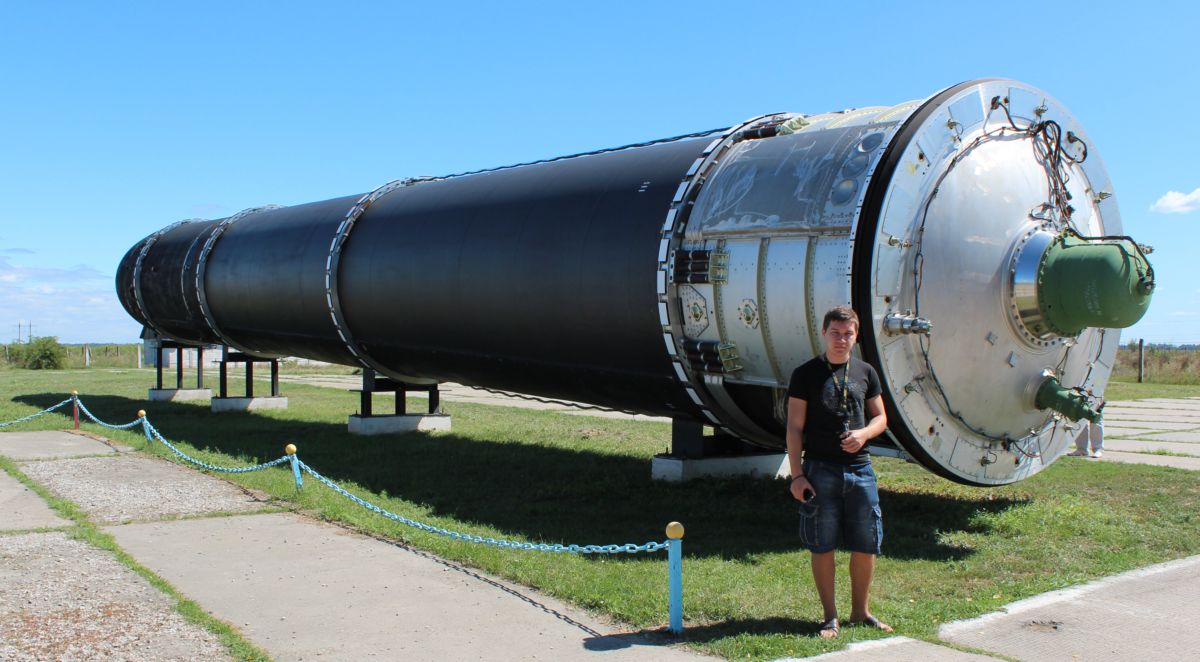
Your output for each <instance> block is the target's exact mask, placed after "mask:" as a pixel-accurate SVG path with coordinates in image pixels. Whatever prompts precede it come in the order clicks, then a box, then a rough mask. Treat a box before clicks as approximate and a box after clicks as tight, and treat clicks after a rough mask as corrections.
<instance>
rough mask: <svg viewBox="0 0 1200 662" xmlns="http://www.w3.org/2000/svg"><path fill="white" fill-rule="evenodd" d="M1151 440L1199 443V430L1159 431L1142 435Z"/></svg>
mask: <svg viewBox="0 0 1200 662" xmlns="http://www.w3.org/2000/svg"><path fill="white" fill-rule="evenodd" d="M1143 438H1145V439H1151V440H1153V441H1178V442H1182V443H1185V444H1200V432H1159V433H1156V434H1147V435H1143Z"/></svg>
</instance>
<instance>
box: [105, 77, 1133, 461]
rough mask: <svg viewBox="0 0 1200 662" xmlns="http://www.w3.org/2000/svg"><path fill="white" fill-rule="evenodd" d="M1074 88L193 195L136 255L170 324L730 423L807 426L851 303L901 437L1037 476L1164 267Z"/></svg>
mask: <svg viewBox="0 0 1200 662" xmlns="http://www.w3.org/2000/svg"><path fill="white" fill-rule="evenodd" d="M1091 147H1092V145H1091V142H1090V140H1089V139H1088V137H1087V134H1086V133H1085V132H1084V131H1083V129H1082V128H1081V127H1080V126H1079V125H1078V123H1077V122H1076V120H1075V118H1074V117H1073V116H1072V115H1071V114H1070V113H1069V112H1068V111H1067V110H1066V109H1065V108H1063V107H1062V106H1061V105H1060V104H1059V103H1058V102H1057V101H1055V100H1054V99H1053V98H1051V97H1050V96H1048V95H1047V94H1045V93H1044V92H1042V91H1040V90H1038V89H1036V88H1033V87H1031V86H1029V85H1025V84H1023V83H1019V82H1016V81H1011V80H979V81H971V82H967V83H963V84H960V85H956V86H954V87H951V88H949V89H946V90H944V91H942V92H940V93H938V94H935V95H933V96H932V97H930V98H928V99H925V100H920V101H912V102H907V103H902V104H899V105H896V106H890V107H873V108H863V109H857V110H847V111H841V112H833V113H825V114H820V115H800V114H795V113H780V114H774V115H766V116H762V117H759V118H755V119H752V120H750V121H748V122H745V123H743V124H740V125H738V126H735V127H733V128H730V129H728V130H721V131H716V132H712V133H711V134H706V135H693V136H685V137H682V138H678V139H667V140H663V141H657V142H654V143H648V144H644V145H638V146H633V147H629V148H621V149H615V150H605V151H601V152H596V153H592V154H587V155H580V156H575V157H564V158H561V159H552V160H549V161H546V162H539V163H536V164H528V165H522V166H516V167H507V168H498V169H495V170H491V171H483V172H478V173H470V174H465V175H460V176H451V177H445V178H422V179H414V180H403V181H396V182H392V183H390V184H387V185H385V186H383V187H380V188H379V189H376V190H375V191H373V192H371V193H369V194H366V195H361V196H352V197H346V198H339V199H335V200H327V201H324V202H316V203H311V204H305V205H299V206H294V207H285V208H279V207H263V208H255V209H251V210H247V211H245V212H242V213H239V214H237V215H235V216H232V217H229V218H225V219H221V220H215V221H185V222H182V223H178V224H175V225H172V226H168V227H167V228H165V229H163V230H161V231H159V232H156V233H154V234H152V235H150V236H149V237H147V238H146V239H144V240H142V241H141V242H139V243H138V244H137V245H135V246H134V247H133V248H132V249H131V250H130V251H129V253H128V254H127V255H126V256H125V259H124V260H123V261H122V263H121V266H120V268H119V270H118V272H117V290H118V293H119V295H120V297H121V301H122V304H123V305H124V306H125V308H126V310H127V311H128V312H129V314H130V315H132V316H133V317H134V318H136V319H137V320H138V321H140V322H142V323H143V324H145V325H146V326H148V327H150V328H151V329H153V330H155V331H157V332H158V333H159V334H160V335H162V336H163V337H165V338H170V339H174V340H177V341H181V342H190V343H222V344H225V345H228V346H230V347H231V348H234V349H237V350H240V351H243V352H246V353H248V354H252V355H256V356H262V357H274V356H303V357H309V358H313V359H320V360H325V361H331V362H335V363H343V364H347V365H362V366H365V367H369V368H372V369H374V370H376V371H378V372H380V373H382V374H385V375H388V376H391V377H393V378H394V379H398V380H402V381H408V382H417V383H429V382H431V381H455V382H459V383H463V384H468V385H477V386H486V387H490V388H496V389H505V390H510V391H515V392H520V393H528V394H533V395H540V396H546V397H554V398H566V399H570V400H575V401H581V402H589V403H594V404H598V405H603V406H608V407H613V408H619V409H631V410H637V411H642V412H646V413H650V414H656V415H666V416H671V417H673V418H676V419H684V420H691V421H697V422H701V423H704V424H705V425H708V426H711V427H713V428H715V429H717V430H719V431H722V432H725V433H728V434H732V435H735V436H737V437H740V438H742V439H745V440H747V441H750V442H752V443H754V444H757V445H759V446H762V447H766V448H774V449H782V448H784V445H785V444H784V421H785V417H786V389H787V385H788V384H787V382H788V379H789V377H790V375H791V372H792V370H793V368H795V367H796V366H798V365H799V364H801V363H802V362H804V361H806V360H808V359H809V358H811V357H813V356H816V355H818V354H819V353H820V352H821V351H822V347H821V338H820V331H821V329H820V325H821V320H822V316H823V314H824V313H825V311H826V310H828V309H829V308H832V307H833V306H835V305H842V304H846V303H851V304H852V305H853V307H854V308H855V310H856V311H857V312H858V314H859V316H860V318H861V319H862V329H861V332H860V346H859V348H858V356H859V357H860V358H861V359H862V360H865V361H868V362H870V363H871V364H872V365H873V366H874V367H875V368H876V370H877V371H878V372H879V374H880V377H881V380H882V381H883V385H884V393H883V397H884V402H885V405H886V408H887V412H888V419H889V424H890V434H891V437H892V439H893V440H894V442H895V443H897V444H898V445H899V446H900V447H902V448H903V450H905V451H906V452H907V453H908V454H909V455H911V456H912V457H913V458H915V459H916V460H917V461H919V462H920V463H921V464H923V465H924V466H925V467H926V468H928V469H929V470H931V471H934V472H936V473H938V474H940V475H942V476H945V477H947V478H950V479H952V480H956V481H959V482H963V483H968V484H974V485H998V484H1004V483H1010V482H1013V481H1016V480H1020V479H1022V478H1025V477H1027V476H1029V475H1032V474H1034V473H1036V472H1038V471H1039V470H1041V469H1042V468H1044V467H1045V466H1047V465H1048V464H1049V462H1050V461H1052V460H1053V459H1054V458H1055V457H1057V456H1058V455H1060V454H1061V452H1062V451H1063V449H1064V448H1065V447H1066V446H1067V444H1068V443H1069V442H1070V440H1071V439H1072V438H1073V436H1074V435H1075V434H1076V433H1077V430H1078V426H1079V425H1080V423H1079V421H1082V420H1084V419H1089V420H1098V419H1099V417H1100V408H1101V407H1102V405H1101V402H1102V395H1103V391H1104V386H1105V384H1106V382H1107V380H1108V377H1109V374H1110V372H1111V370H1112V366H1113V363H1114V358H1115V354H1116V351H1117V346H1118V343H1119V337H1120V332H1119V329H1120V328H1124V327H1128V326H1130V325H1132V324H1133V323H1135V322H1136V321H1137V320H1138V319H1140V318H1141V316H1142V315H1143V314H1144V312H1145V310H1146V308H1147V307H1148V305H1149V301H1150V297H1151V293H1152V291H1153V289H1154V272H1153V269H1152V268H1151V266H1150V264H1149V262H1148V260H1147V259H1146V256H1145V254H1144V250H1143V247H1141V246H1139V245H1138V244H1137V243H1135V242H1134V241H1133V240H1132V239H1130V238H1129V237H1125V236H1122V234H1121V221H1120V214H1119V212H1118V209H1117V202H1116V198H1115V197H1114V196H1113V193H1112V185H1111V183H1110V181H1109V177H1108V174H1107V173H1106V171H1105V169H1104V167H1103V165H1102V164H1101V162H1100V159H1099V157H1098V156H1097V154H1096V153H1095V150H1094V149H1091Z"/></svg>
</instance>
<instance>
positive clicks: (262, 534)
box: [107, 513, 711, 661]
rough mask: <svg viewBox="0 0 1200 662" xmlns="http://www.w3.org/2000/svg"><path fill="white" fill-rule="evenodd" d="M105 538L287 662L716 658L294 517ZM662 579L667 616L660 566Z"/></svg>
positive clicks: (162, 526)
mask: <svg viewBox="0 0 1200 662" xmlns="http://www.w3.org/2000/svg"><path fill="white" fill-rule="evenodd" d="M107 530H108V531H109V532H110V533H112V534H113V536H115V537H116V539H117V543H118V544H119V545H121V547H122V548H124V549H125V550H126V551H128V552H129V553H130V554H132V555H133V556H134V557H135V558H137V559H138V561H139V562H141V563H142V564H144V565H146V566H147V567H149V568H150V569H151V570H153V571H154V572H156V573H158V574H159V575H160V576H162V577H163V578H165V579H166V580H167V581H169V582H171V583H172V584H173V585H174V586H175V587H177V588H178V589H179V590H180V591H182V592H183V593H184V594H185V595H187V596H188V597H189V598H191V599H193V600H195V601H196V602H198V603H199V604H200V605H201V606H202V607H203V608H204V609H206V610H208V611H210V612H211V613H212V614H213V615H215V616H216V617H217V618H220V619H223V620H225V621H228V622H230V623H232V624H233V625H234V627H237V628H238V629H239V630H241V631H242V632H243V633H245V635H246V636H247V637H248V638H249V639H250V640H252V641H254V643H255V644H257V645H259V646H261V647H262V648H264V649H265V650H266V651H267V652H268V653H269V654H270V655H271V656H272V657H274V658H276V659H280V660H298V659H310V658H313V657H317V656H322V657H323V658H327V659H339V660H363V659H368V658H371V659H380V660H399V659H403V660H439V661H440V660H468V659H501V658H502V659H511V660H528V659H534V658H538V659H553V660H594V659H604V660H647V661H650V660H696V659H711V658H702V657H701V656H698V655H695V654H692V653H690V652H688V651H685V650H681V649H676V648H670V647H663V646H651V645H644V643H643V642H641V641H639V640H638V639H637V638H636V637H634V636H632V635H621V636H613V637H611V638H606V635H607V634H608V633H610V632H612V628H611V626H608V625H606V624H604V623H602V622H599V621H597V620H596V619H595V618H593V617H591V616H589V615H587V614H585V613H583V612H581V611H579V610H577V609H575V608H573V607H569V606H567V605H565V604H563V603H561V602H559V601H557V600H554V599H551V598H548V597H545V596H542V595H539V594H537V593H535V592H534V591H532V590H531V589H527V588H523V587H520V586H514V585H511V584H508V583H506V582H502V581H500V580H497V579H493V578H491V577H486V576H483V575H482V574H480V573H477V572H475V571H473V570H469V569H466V568H462V567H459V566H457V565H455V564H452V563H448V562H445V561H442V560H440V559H437V558H436V557H433V556H431V555H429V554H425V553H422V552H416V551H412V550H409V549H405V548H402V547H399V546H396V545H392V544H388V543H385V542H382V541H379V540H375V539H373V538H367V537H365V536H360V535H357V534H354V533H350V532H348V531H346V530H344V529H342V528H339V527H335V526H333V525H329V524H320V523H317V522H314V521H311V520H307V519H305V518H302V517H300V516H297V515H294V514H291V513H277V514H270V515H246V516H237V517H226V518H210V519H193V520H180V521H174V522H155V523H148V524H128V525H123V526H114V527H109V528H108V529H107ZM664 563H665V562H664ZM663 582H664V586H663V591H664V598H663V609H664V614H663V618H664V620H665V619H666V613H665V610H666V597H665V592H666V579H665V569H664V580H663ZM606 642H611V644H612V645H611V646H610V645H606Z"/></svg>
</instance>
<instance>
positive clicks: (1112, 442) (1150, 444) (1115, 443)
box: [1104, 439, 1200, 456]
mask: <svg viewBox="0 0 1200 662" xmlns="http://www.w3.org/2000/svg"><path fill="white" fill-rule="evenodd" d="M1108 451H1125V452H1128V453H1153V452H1155V451H1167V452H1169V453H1183V454H1184V455H1196V456H1200V444H1183V443H1178V442H1172V441H1137V440H1134V439H1105V440H1104V452H1105V453H1107V452H1108Z"/></svg>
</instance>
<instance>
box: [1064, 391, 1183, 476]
mask: <svg viewBox="0 0 1200 662" xmlns="http://www.w3.org/2000/svg"><path fill="white" fill-rule="evenodd" d="M1067 450H1068V451H1069V450H1073V448H1068V449H1067ZM1068 459H1071V460H1075V461H1093V462H1094V461H1095V460H1094V459H1090V458H1078V459H1077V460H1076V458H1068ZM1102 461H1105V462H1123V463H1130V464H1154V465H1159V466H1166V467H1177V468H1180V469H1190V470H1192V471H1200V398H1147V399H1145V400H1119V401H1116V402H1112V403H1109V404H1108V406H1106V407H1105V408H1104V456H1103V458H1102Z"/></svg>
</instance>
